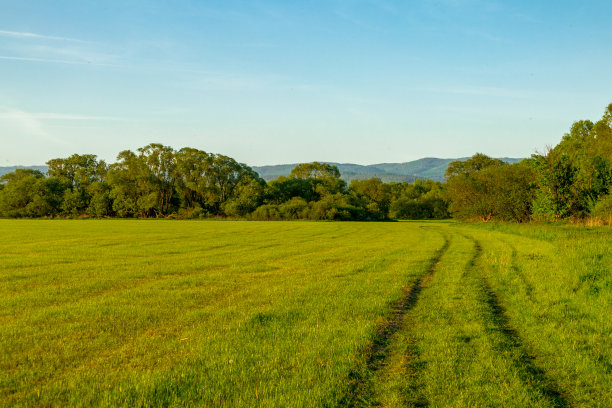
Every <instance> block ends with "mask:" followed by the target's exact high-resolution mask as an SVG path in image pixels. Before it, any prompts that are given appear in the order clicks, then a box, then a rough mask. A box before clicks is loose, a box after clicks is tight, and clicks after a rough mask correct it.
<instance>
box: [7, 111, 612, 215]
mask: <svg viewBox="0 0 612 408" xmlns="http://www.w3.org/2000/svg"><path fill="white" fill-rule="evenodd" d="M47 166H48V171H47V174H46V175H45V174H43V173H42V172H40V171H38V170H32V169H17V170H15V171H14V172H12V173H8V174H5V175H4V176H2V177H0V216H2V217H14V218H18V217H56V216H60V217H61V216H64V217H95V218H101V217H122V218H131V217H137V218H152V217H175V218H205V217H233V218H250V219H263V220H271V219H312V220H375V221H381V220H387V219H442V218H448V217H450V216H452V217H455V218H459V219H480V220H483V221H489V220H503V221H517V222H525V221H530V220H559V219H567V218H585V217H599V218H602V219H605V218H607V219H609V220H610V222H612V196H611V195H610V192H611V189H612V104H610V105H609V106H608V107H607V108H606V110H605V113H604V115H603V117H602V118H601V120H599V121H597V122H596V123H593V122H591V121H589V120H580V121H577V122H575V123H574V124H573V125H572V127H571V129H570V131H569V133H567V134H565V135H564V136H563V138H562V140H561V142H560V143H559V144H558V145H557V146H555V147H553V148H549V149H547V151H546V152H545V153H542V154H534V155H532V157H530V158H528V159H525V160H523V161H521V162H519V163H514V164H508V163H505V162H503V161H501V160H499V159H494V158H491V157H488V156H486V155H484V154H480V153H478V154H475V155H474V156H472V157H471V158H470V159H468V160H465V161H455V162H452V163H450V165H449V166H448V169H447V170H446V173H445V182H444V183H440V182H435V181H431V180H416V181H415V182H414V183H406V182H402V183H384V182H382V181H381V180H380V179H378V178H370V179H366V180H353V181H351V183H350V184H348V185H347V183H346V182H345V181H344V180H342V179H341V177H340V172H339V170H338V168H337V167H336V166H333V165H330V164H326V163H318V162H313V163H303V164H299V165H297V166H296V167H295V168H294V169H293V170H292V171H291V174H290V175H289V176H288V177H279V178H277V179H275V180H272V181H270V182H266V181H264V180H263V179H262V178H261V177H259V175H258V174H257V173H256V172H255V171H253V169H251V168H250V167H249V166H247V165H245V164H242V163H238V162H236V161H235V160H234V159H232V158H231V157H228V156H224V155H221V154H212V153H207V152H205V151H202V150H198V149H194V148H190V147H185V148H182V149H180V150H178V151H176V150H174V149H173V148H171V147H168V146H164V145H161V144H157V143H152V144H149V145H147V146H145V147H142V148H140V149H137V151H136V152H132V151H130V150H125V151H122V152H121V153H119V155H118V156H117V160H116V162H115V163H113V164H110V165H109V164H107V163H105V162H104V161H103V160H98V159H97V157H96V156H95V155H90V154H85V155H79V154H74V155H72V156H70V157H67V158H57V159H53V160H50V161H48V162H47Z"/></svg>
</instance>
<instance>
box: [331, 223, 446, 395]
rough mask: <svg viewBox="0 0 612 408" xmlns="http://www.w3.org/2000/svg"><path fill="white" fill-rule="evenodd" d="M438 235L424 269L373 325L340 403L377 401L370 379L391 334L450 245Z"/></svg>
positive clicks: (386, 350) (379, 365) (382, 359)
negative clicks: (361, 359) (437, 245)
mask: <svg viewBox="0 0 612 408" xmlns="http://www.w3.org/2000/svg"><path fill="white" fill-rule="evenodd" d="M441 235H442V236H443V237H444V244H443V246H442V247H441V248H439V249H437V250H436V251H435V253H434V255H433V257H432V258H431V260H430V262H429V265H428V267H427V269H426V270H425V271H424V273H423V274H422V275H421V276H419V277H417V278H416V280H414V282H412V283H410V284H408V285H406V286H404V288H403V289H402V291H403V294H402V297H400V298H399V299H397V300H396V301H394V302H393V303H392V304H391V305H390V306H389V312H388V313H389V315H388V317H387V318H386V319H385V321H383V322H381V324H379V325H378V326H377V327H376V329H375V334H374V337H373V338H372V340H371V343H370V345H369V346H368V347H367V348H366V349H365V350H364V351H363V355H364V360H365V367H359V368H357V369H355V370H353V371H352V372H351V373H350V376H349V384H350V385H349V389H348V392H347V394H346V395H344V396H343V397H342V398H341V399H340V401H339V404H338V405H339V406H343V407H344V406H346V407H361V406H371V405H376V402H375V400H374V398H375V395H376V392H375V391H374V390H373V389H372V386H373V384H372V379H373V377H374V376H375V374H376V372H377V371H378V370H380V369H381V368H382V367H383V365H384V364H385V360H386V359H387V358H388V357H389V352H390V345H391V341H392V338H393V336H394V335H395V333H397V332H398V331H399V330H400V329H401V328H402V327H403V326H404V324H405V319H404V317H405V315H406V313H407V312H408V311H409V310H410V309H412V308H413V307H414V306H415V305H416V303H417V301H418V298H419V294H420V292H421V290H422V283H423V280H425V279H427V278H428V277H430V276H431V275H432V274H433V273H434V271H435V268H436V265H437V264H438V263H439V262H440V259H441V257H442V255H443V254H444V253H445V252H446V250H447V249H448V247H449V245H450V241H449V239H448V237H447V236H446V235H445V234H441Z"/></svg>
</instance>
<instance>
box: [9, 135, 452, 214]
mask: <svg viewBox="0 0 612 408" xmlns="http://www.w3.org/2000/svg"><path fill="white" fill-rule="evenodd" d="M47 165H48V168H49V170H48V171H47V175H46V176H45V175H44V174H42V173H41V172H40V171H38V170H29V169H17V170H16V171H14V172H12V173H9V174H6V175H4V176H2V177H1V178H0V181H1V182H0V216H4V217H49V216H50V217H53V216H70V217H80V216H88V217H96V218H99V217H124V218H125V217H141V218H146V217H167V216H172V217H177V218H201V217H211V216H224V217H241V218H253V219H315V220H384V219H388V218H389V217H390V216H391V217H394V218H445V217H447V216H448V212H447V208H446V202H445V201H444V199H443V192H442V185H441V183H437V182H431V181H424V182H417V183H415V184H408V183H391V184H385V183H383V182H381V181H380V180H379V179H369V180H359V181H353V182H351V184H350V186H347V184H346V182H345V181H343V180H342V179H341V178H340V172H339V171H338V168H337V167H335V166H332V165H329V164H325V163H317V162H314V163H305V164H300V165H298V166H296V167H295V168H294V169H293V171H292V172H291V174H290V175H289V177H280V178H278V179H276V180H273V181H271V182H270V183H266V182H265V181H264V180H262V179H261V178H260V177H259V175H258V174H257V173H256V172H254V171H253V170H252V169H251V168H250V167H248V166H246V165H244V164H241V163H238V162H236V161H235V160H234V159H232V158H230V157H227V156H223V155H219V154H210V153H207V152H204V151H201V150H197V149H193V148H183V149H180V150H178V151H175V150H174V149H172V148H170V147H168V146H163V145H161V144H150V145H148V146H145V147H143V148H140V149H138V150H137V151H136V152H132V151H130V150H125V151H122V152H121V153H119V155H118V156H117V161H116V162H115V163H113V164H111V165H108V164H106V163H105V162H104V161H102V160H98V159H97V157H96V156H94V155H78V154H75V155H72V156H70V157H68V158H59V159H53V160H50V161H49V162H47Z"/></svg>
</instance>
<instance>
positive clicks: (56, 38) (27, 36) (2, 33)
mask: <svg viewBox="0 0 612 408" xmlns="http://www.w3.org/2000/svg"><path fill="white" fill-rule="evenodd" d="M0 36H2V37H12V38H22V39H37V40H54V41H72V42H84V41H83V40H78V39H76V38H69V37H60V36H55V35H43V34H36V33H28V32H22V31H6V30H0Z"/></svg>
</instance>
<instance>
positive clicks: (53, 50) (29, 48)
mask: <svg viewBox="0 0 612 408" xmlns="http://www.w3.org/2000/svg"><path fill="white" fill-rule="evenodd" d="M2 37H5V38H6V41H3V42H2V44H0V59H2V60H10V61H25V62H39V63H51V64H77V65H95V66H115V67H116V66H117V65H116V64H113V62H116V60H117V56H116V55H114V54H109V53H105V52H103V51H102V49H101V44H98V43H94V42H90V41H84V40H80V39H76V38H70V37H62V36H54V35H43V34H38V33H31V32H22V31H7V30H0V38H2Z"/></svg>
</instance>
